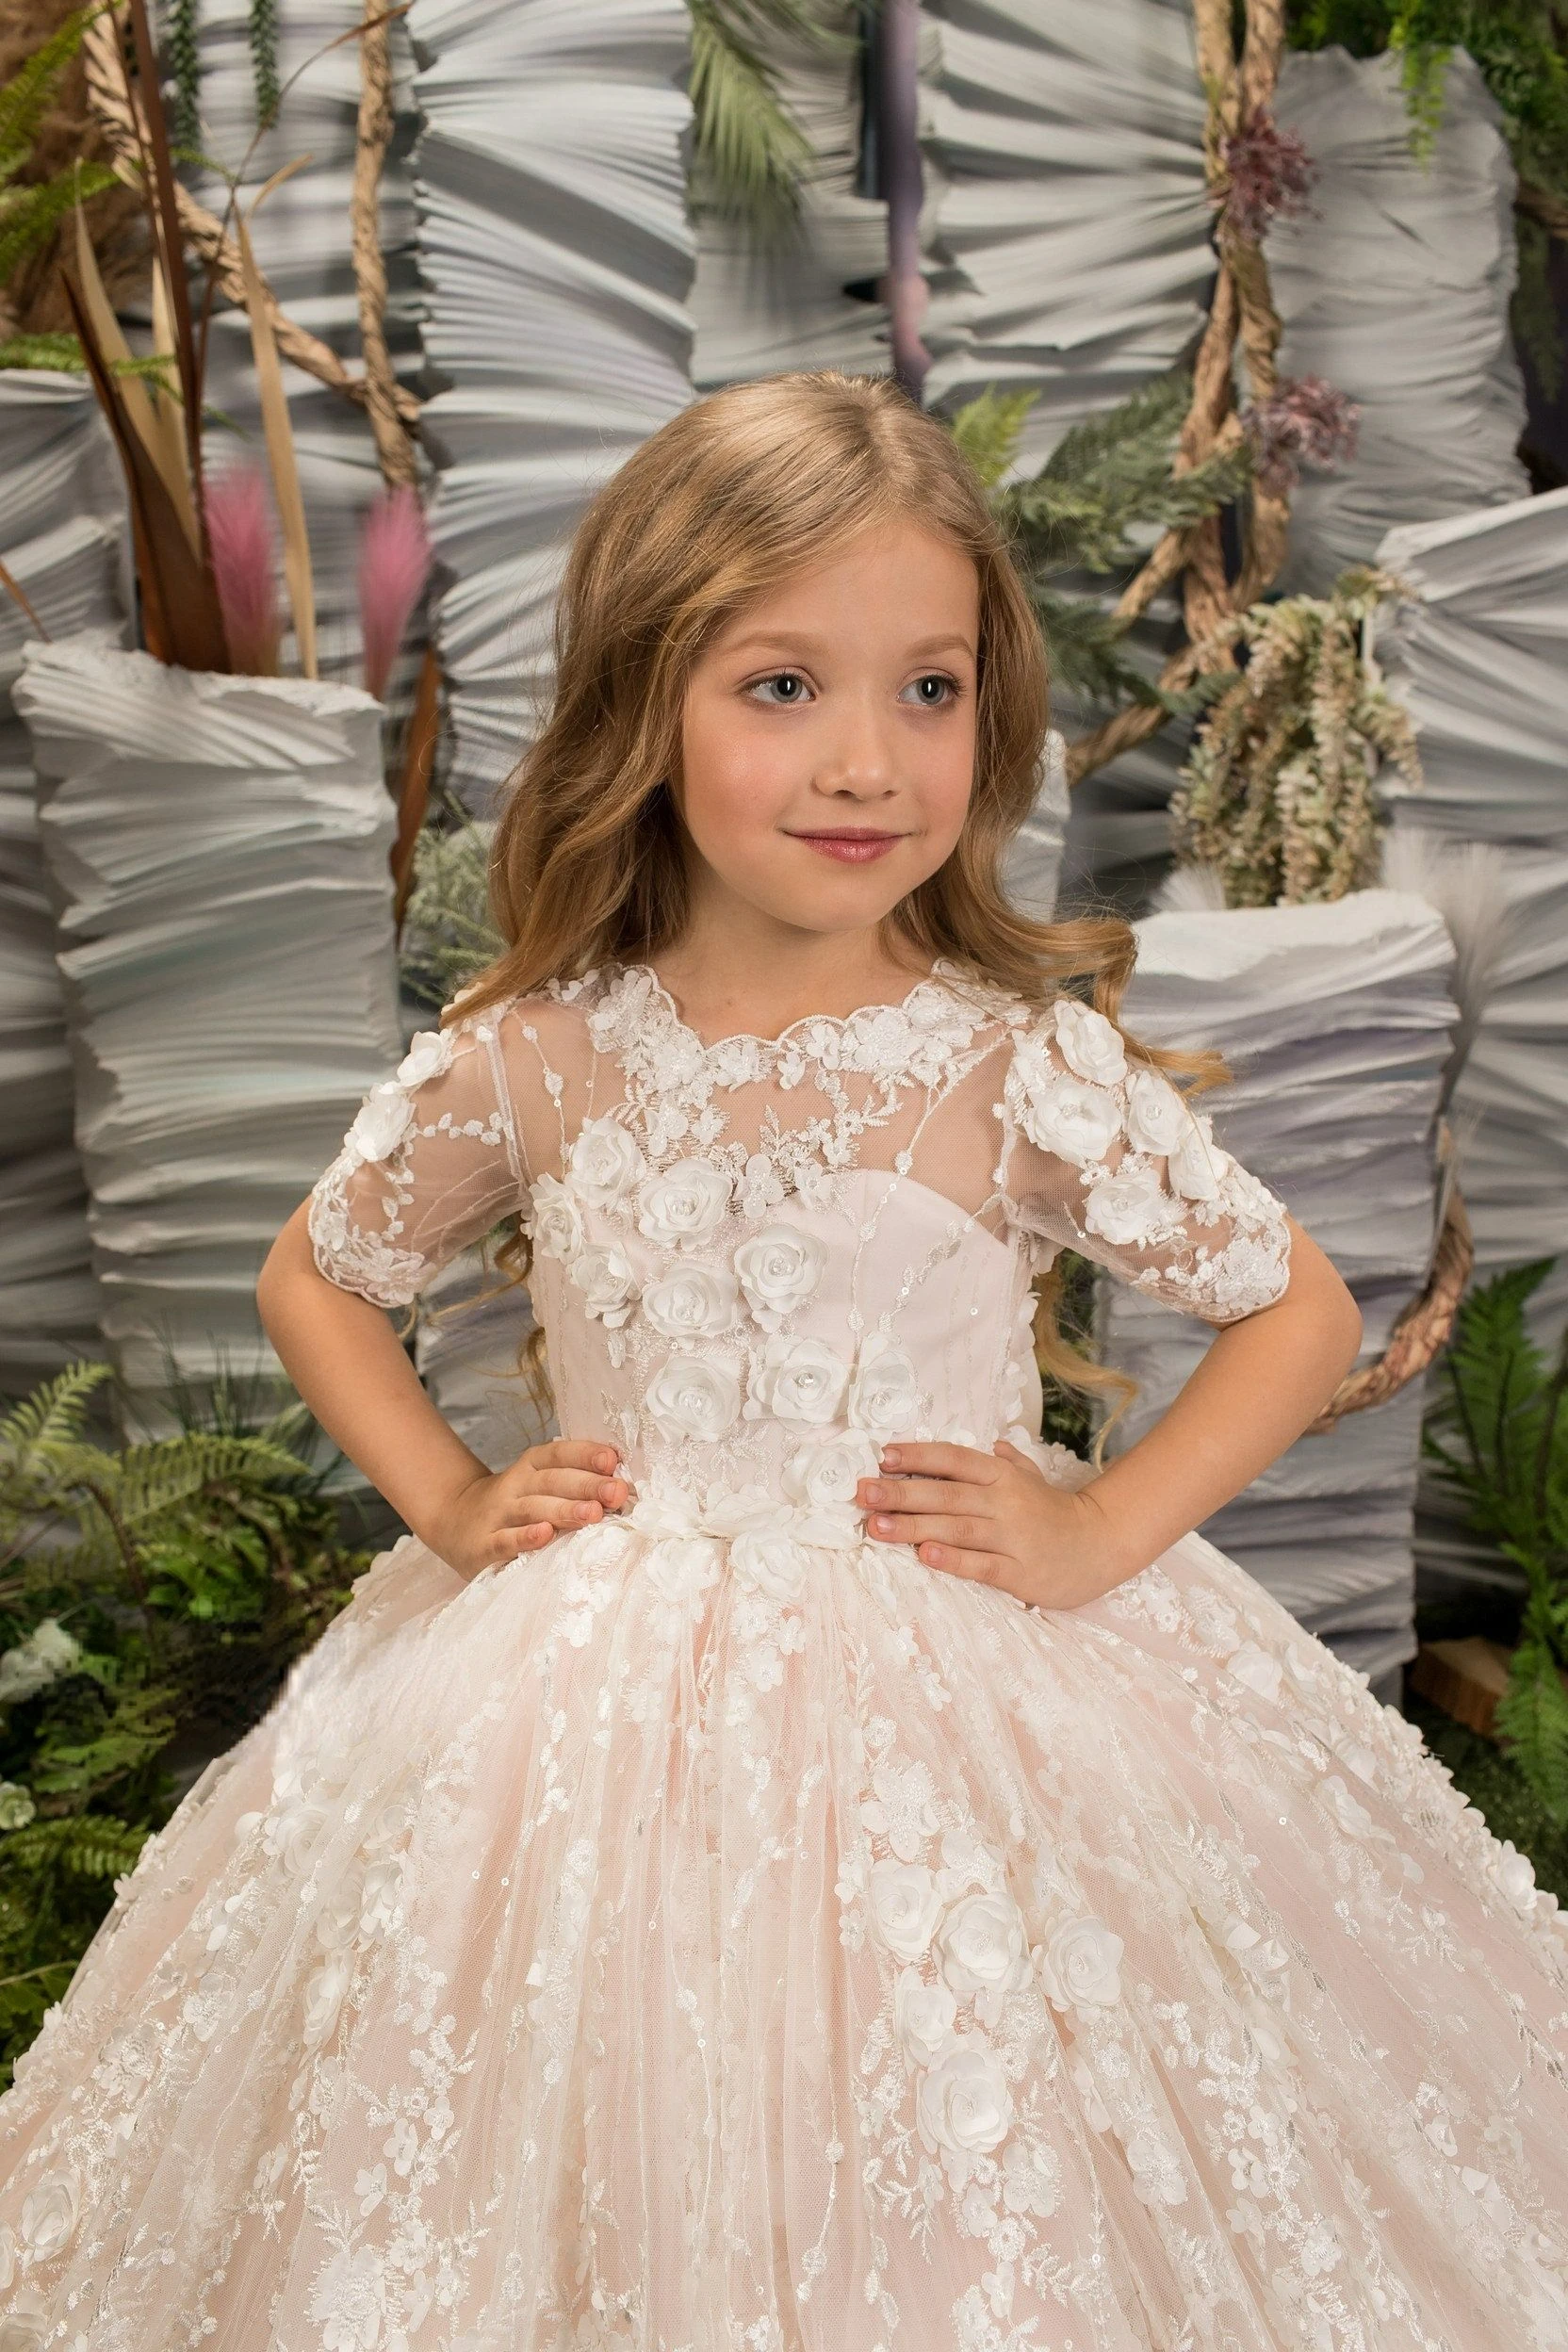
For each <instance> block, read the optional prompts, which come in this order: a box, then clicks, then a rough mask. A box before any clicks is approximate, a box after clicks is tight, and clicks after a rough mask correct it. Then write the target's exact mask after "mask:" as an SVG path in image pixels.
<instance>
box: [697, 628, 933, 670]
mask: <svg viewBox="0 0 1568 2352" xmlns="http://www.w3.org/2000/svg"><path fill="white" fill-rule="evenodd" d="M837 642H838V641H837V640H836V639H832V638H827V637H818V636H816V635H814V634H813V633H812V632H811V630H809V629H755V630H753V632H752V633H751V635H750V636H748V637H737V638H735V639H734V641H733V642H732V643H731V644H729V645H726V647H725V649H724V650H725V652H726V653H727V654H736V653H745V652H748V651H751V650H754V649H756V648H759V647H762V646H765V647H767V648H768V649H769V650H770V651H772V652H778V651H781V650H782V651H787V652H794V653H802V652H812V653H823V652H825V651H827V650H828V648H829V647H830V646H831V645H836V644H837ZM904 651H905V658H906V660H907V661H911V662H912V661H917V660H919V659H920V658H921V657H922V656H923V655H929V654H934V653H967V654H968V655H969V657H970V659H971V661H972V660H973V659H974V647H973V645H972V644H971V642H970V640H969V639H968V638H967V637H966V636H965V635H964V634H963V632H962V631H961V630H960V629H952V630H949V631H948V632H947V633H946V634H945V635H942V636H939V637H922V638H921V639H919V640H918V642H917V643H916V644H914V645H907V646H906V647H905V649H904Z"/></svg>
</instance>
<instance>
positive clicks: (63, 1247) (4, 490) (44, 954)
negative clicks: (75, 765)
mask: <svg viewBox="0 0 1568 2352" xmlns="http://www.w3.org/2000/svg"><path fill="white" fill-rule="evenodd" d="M119 492H120V483H119V468H118V466H116V463H115V459H114V453H113V449H112V447H111V445H110V442H109V438H108V433H107V431H106V428H105V426H104V424H103V423H102V421H101V419H100V417H99V415H98V408H97V403H96V401H95V400H94V399H93V397H92V393H91V390H90V387H89V385H88V384H87V383H86V382H85V380H84V379H83V378H81V377H79V376H57V375H43V374H32V373H30V372H23V371H21V370H8V371H5V372H0V559H3V560H4V563H5V565H6V568H7V570H8V572H9V573H10V575H11V577H12V578H13V580H16V582H17V584H18V586H19V587H20V588H21V589H22V592H23V594H24V596H26V598H27V600H28V602H29V603H30V604H31V605H32V607H33V610H34V612H35V613H37V614H38V616H39V619H40V620H41V622H42V624H43V626H44V628H45V629H47V630H48V631H49V633H50V635H51V637H57V638H65V637H71V636H73V635H75V634H77V633H78V632H80V631H84V630H89V629H97V630H100V631H102V632H104V634H105V635H106V636H116V635H118V634H119V633H120V631H121V629H122V626H123V624H122V614H121V601H120V594H119V584H118V570H119V564H118V555H119V531H118V520H117V517H118V511H119V510H118V499H119ZM31 634H32V628H31V624H30V623H29V622H28V620H27V619H26V617H25V615H24V613H22V611H21V610H20V609H19V607H18V606H17V605H16V604H15V603H14V602H13V601H12V599H11V598H10V596H3V595H0V1096H3V1099H4V1103H5V1116H4V1119H0V1395H4V1396H18V1395H22V1394H24V1392H25V1391H26V1390H27V1389H28V1388H30V1387H31V1386H32V1385H33V1383H34V1382H35V1381H37V1380H42V1379H44V1378H46V1377H47V1376H48V1375H49V1374H50V1373H52V1372H56V1371H58V1370H59V1368H60V1366H61V1365H62V1364H65V1363H67V1362H69V1360H70V1359H71V1358H72V1357H73V1356H76V1355H90V1354H92V1353H93V1352H95V1350H96V1348H97V1347H98V1344H99V1342H98V1331H97V1324H98V1292H97V1286H96V1284H95V1282H94V1281H93V1278H92V1268H91V1258H90V1248H89V1243H88V1232H87V1192H86V1188H85V1185H84V1183H83V1178H82V1168H81V1162H80V1160H79V1159H78V1157H77V1154H76V1147H75V1142H74V1139H73V1117H74V1107H75V1105H74V1090H73V1084H72V1072H71V1054H70V1047H69V1045H68V1042H67V1038H66V1028H65V1006H64V1003H63V1001H62V998H61V994H60V980H59V972H58V970H57V966H56V963H55V922H54V915H53V912H52V910H51V907H50V904H49V893H48V888H47V882H46V878H45V874H44V870H43V863H42V859H41V856H40V852H39V844H38V824H37V819H36V816H35V813H34V807H33V801H34V792H33V762H32V751H31V746H30V745H29V743H28V741H27V732H26V729H25V727H24V726H23V724H22V722H21V720H20V719H19V718H18V716H17V715H16V712H15V711H14V709H13V708H12V704H11V688H12V686H13V685H14V683H15V681H16V678H17V675H18V673H19V671H20V669H21V666H22V648H23V645H24V642H25V640H26V639H27V637H28V636H29V635H31Z"/></svg>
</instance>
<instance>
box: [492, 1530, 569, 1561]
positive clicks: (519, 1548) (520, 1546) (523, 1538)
mask: <svg viewBox="0 0 1568 2352" xmlns="http://www.w3.org/2000/svg"><path fill="white" fill-rule="evenodd" d="M555 1532H556V1530H555V1529H554V1527H551V1526H550V1525H549V1523H548V1521H547V1520H544V1519H534V1520H531V1522H530V1523H529V1525H528V1526H527V1527H498V1529H497V1530H496V1533H495V1534H494V1535H493V1536H492V1537H491V1539H490V1543H489V1546H488V1554H489V1556H488V1560H487V1562H486V1565H487V1566H489V1567H492V1568H496V1567H499V1566H502V1565H503V1564H504V1563H505V1562H506V1561H507V1560H515V1559H516V1557H517V1555H518V1553H519V1552H536V1551H538V1550H539V1548H540V1546H541V1545H542V1544H548V1543H550V1542H551V1541H552V1539H553V1538H554V1535H555Z"/></svg>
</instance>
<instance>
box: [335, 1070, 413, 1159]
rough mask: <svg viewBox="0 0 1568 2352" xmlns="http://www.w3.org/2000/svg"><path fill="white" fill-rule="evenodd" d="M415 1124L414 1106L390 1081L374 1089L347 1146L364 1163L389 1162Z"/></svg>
mask: <svg viewBox="0 0 1568 2352" xmlns="http://www.w3.org/2000/svg"><path fill="white" fill-rule="evenodd" d="M413 1124H414V1105H413V1103H411V1102H410V1101H409V1099H408V1097H407V1095H406V1094H405V1093H404V1092H403V1090H402V1088H401V1086H396V1085H394V1084H392V1083H391V1082H390V1081H389V1082H388V1083H387V1084H386V1085H385V1086H372V1087H371V1088H370V1091H369V1093H368V1095H367V1096H366V1098H365V1100H364V1102H363V1103H361V1104H360V1106H359V1116H358V1118H357V1119H355V1120H354V1123H353V1125H352V1126H351V1128H350V1130H349V1132H348V1135H346V1136H345V1138H344V1142H345V1144H346V1146H347V1148H348V1150H349V1151H351V1152H355V1153H357V1154H358V1156H359V1158H360V1159H361V1160H384V1159H389V1158H390V1157H391V1155H392V1153H393V1152H395V1151H396V1150H397V1148H398V1146H399V1144H400V1143H401V1141H402V1139H403V1137H404V1135H407V1133H408V1131H409V1129H410V1127H412V1125H413Z"/></svg>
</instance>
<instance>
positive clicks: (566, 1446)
mask: <svg viewBox="0 0 1568 2352" xmlns="http://www.w3.org/2000/svg"><path fill="white" fill-rule="evenodd" d="M620 1463H621V1454H620V1448H619V1446H614V1445H612V1444H611V1442H610V1440H609V1439H608V1438H596V1437H552V1438H551V1439H550V1440H549V1442H548V1444H547V1445H544V1446H529V1447H528V1449H527V1451H526V1452H524V1453H521V1454H519V1455H518V1456H517V1459H516V1461H515V1462H514V1463H513V1464H512V1468H513V1469H514V1470H522V1469H526V1468H529V1467H532V1468H533V1469H535V1470H538V1469H545V1468H548V1469H551V1470H597V1471H599V1472H600V1473H601V1474H604V1473H610V1472H613V1471H615V1470H618V1469H619V1468H620Z"/></svg>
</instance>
